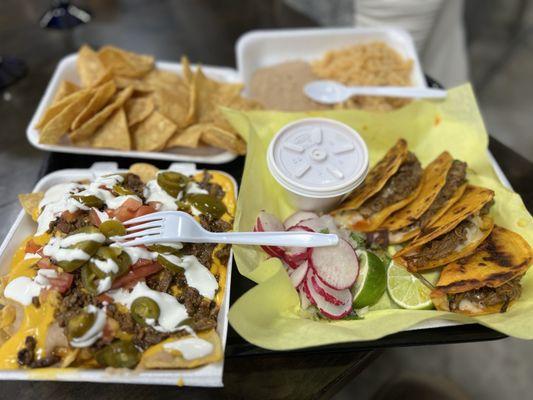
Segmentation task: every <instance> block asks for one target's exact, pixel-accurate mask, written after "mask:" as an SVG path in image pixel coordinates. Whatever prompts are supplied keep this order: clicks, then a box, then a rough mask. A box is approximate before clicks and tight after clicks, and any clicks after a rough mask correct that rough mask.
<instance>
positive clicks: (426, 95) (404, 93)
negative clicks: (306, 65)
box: [304, 80, 446, 104]
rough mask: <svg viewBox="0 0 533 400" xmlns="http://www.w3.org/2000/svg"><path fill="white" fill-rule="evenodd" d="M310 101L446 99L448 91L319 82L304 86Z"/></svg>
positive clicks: (333, 102) (328, 102) (332, 102)
mask: <svg viewBox="0 0 533 400" xmlns="http://www.w3.org/2000/svg"><path fill="white" fill-rule="evenodd" d="M304 93H305V94H306V96H307V97H309V98H310V99H312V100H314V101H316V102H318V103H322V104H336V103H342V102H343V101H346V100H348V99H349V98H350V97H352V96H384V97H402V98H416V99H444V98H445V97H446V90H443V89H433V88H419V87H404V86H345V85H343V84H342V83H339V82H336V81H328V80H319V81H313V82H309V83H308V84H306V85H305V86H304Z"/></svg>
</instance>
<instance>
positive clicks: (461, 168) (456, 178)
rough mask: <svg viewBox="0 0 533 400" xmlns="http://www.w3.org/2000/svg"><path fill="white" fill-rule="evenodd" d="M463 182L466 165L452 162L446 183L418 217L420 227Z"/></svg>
mask: <svg viewBox="0 0 533 400" xmlns="http://www.w3.org/2000/svg"><path fill="white" fill-rule="evenodd" d="M465 180H466V163H465V162H462V161H459V160H454V161H453V163H452V166H451V167H450V170H449V171H448V175H446V183H445V184H444V186H443V187H442V189H441V190H440V192H439V194H438V195H437V197H436V198H435V200H434V201H433V203H431V206H429V208H428V209H427V210H426V212H425V213H424V214H422V216H421V217H420V226H421V227H424V226H426V225H427V224H428V222H429V220H430V219H431V218H432V217H433V216H434V215H435V213H436V212H437V211H438V210H440V209H441V208H442V206H443V205H444V203H446V202H447V201H448V200H450V199H451V198H452V196H453V195H454V193H455V192H456V191H457V189H458V188H459V186H461V185H462V184H463V183H464V182H465Z"/></svg>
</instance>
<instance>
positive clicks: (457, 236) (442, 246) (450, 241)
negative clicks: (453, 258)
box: [405, 219, 474, 268]
mask: <svg viewBox="0 0 533 400" xmlns="http://www.w3.org/2000/svg"><path fill="white" fill-rule="evenodd" d="M472 226H474V224H473V223H472V222H471V220H470V219H466V220H464V221H463V222H461V223H460V224H459V225H457V226H456V227H455V229H453V230H451V231H450V232H448V233H446V234H444V235H442V236H441V237H439V238H437V239H434V240H432V241H430V242H429V243H426V244H425V245H423V246H422V247H421V248H420V250H419V251H418V252H417V253H416V254H414V255H412V256H406V257H405V258H406V259H407V260H408V262H409V264H411V265H413V266H414V267H416V268H418V267H423V266H424V265H426V264H427V263H429V262H430V261H433V260H438V259H441V258H444V257H447V256H448V255H450V254H451V253H453V252H454V251H455V249H456V248H457V246H458V245H460V244H462V243H464V242H465V241H466V235H467V232H468V228H470V227H472Z"/></svg>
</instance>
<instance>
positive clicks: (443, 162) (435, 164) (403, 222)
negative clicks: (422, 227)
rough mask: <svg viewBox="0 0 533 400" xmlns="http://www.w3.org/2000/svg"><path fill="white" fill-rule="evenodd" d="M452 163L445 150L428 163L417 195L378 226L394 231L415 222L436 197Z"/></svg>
mask: <svg viewBox="0 0 533 400" xmlns="http://www.w3.org/2000/svg"><path fill="white" fill-rule="evenodd" d="M452 163H453V158H452V156H451V155H450V153H448V152H447V151H445V152H444V153H442V154H441V155H439V156H438V157H437V158H436V159H435V160H433V161H432V162H431V163H430V164H428V166H427V167H426V168H425V169H424V173H423V175H422V187H421V188H420V193H419V195H418V196H417V197H416V198H415V199H414V200H413V201H412V202H411V203H409V205H407V206H406V207H404V208H402V209H400V210H399V211H396V212H395V213H394V214H392V215H390V216H389V217H388V218H387V219H386V220H385V221H384V222H383V224H381V226H380V227H379V228H380V229H386V230H388V231H396V230H398V229H401V228H405V227H406V226H408V225H410V224H412V223H413V222H416V221H417V220H418V219H419V218H420V217H421V216H422V214H424V212H426V210H427V209H428V208H429V207H430V206H431V204H432V203H433V201H434V200H435V199H436V198H437V196H438V194H439V192H440V190H441V189H442V188H443V186H444V184H445V183H446V176H447V174H448V171H449V169H450V167H451V166H452Z"/></svg>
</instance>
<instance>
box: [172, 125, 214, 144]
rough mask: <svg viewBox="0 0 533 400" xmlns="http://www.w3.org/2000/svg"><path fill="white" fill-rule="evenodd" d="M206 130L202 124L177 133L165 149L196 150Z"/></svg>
mask: <svg viewBox="0 0 533 400" xmlns="http://www.w3.org/2000/svg"><path fill="white" fill-rule="evenodd" d="M204 130H205V126H204V125H202V124H197V125H192V126H189V127H188V128H185V129H184V130H182V131H177V132H176V133H175V134H174V136H172V138H171V139H170V140H169V141H168V142H167V143H166V145H165V148H167V149H168V148H171V147H189V148H192V149H195V148H197V147H198V146H199V144H200V138H201V137H202V133H203V132H204Z"/></svg>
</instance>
